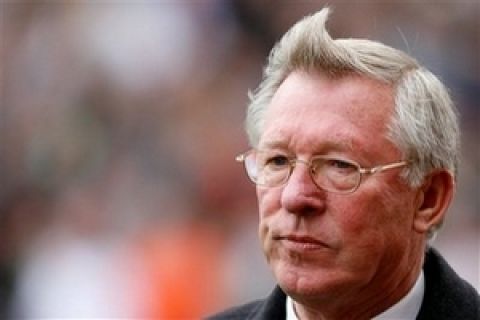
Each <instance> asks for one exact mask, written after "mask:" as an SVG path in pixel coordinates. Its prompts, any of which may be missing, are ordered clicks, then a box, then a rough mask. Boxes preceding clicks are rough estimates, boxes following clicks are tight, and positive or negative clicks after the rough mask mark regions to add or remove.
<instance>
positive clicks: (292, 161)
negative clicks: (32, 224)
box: [235, 149, 411, 194]
mask: <svg viewBox="0 0 480 320" xmlns="http://www.w3.org/2000/svg"><path fill="white" fill-rule="evenodd" d="M255 152H259V151H258V150H255V149H250V150H248V151H247V152H244V153H241V154H239V155H238V156H236V157H235V160H236V161H237V162H242V163H243V165H244V168H245V171H246V173H247V176H248V178H249V179H250V181H252V182H253V183H254V184H255V185H258V186H262V187H267V188H275V187H280V186H284V185H285V184H287V182H288V180H289V179H290V177H291V175H292V173H293V170H294V169H295V166H296V164H297V163H303V164H305V165H306V166H307V167H308V173H309V174H310V177H311V178H312V181H313V183H314V184H315V185H316V186H317V188H319V189H321V190H324V191H326V192H329V193H335V194H350V193H353V192H355V191H356V190H357V189H358V188H359V187H360V184H361V183H362V181H363V180H364V179H363V177H364V176H365V175H373V174H376V173H379V172H383V171H387V170H391V169H396V168H402V167H406V166H408V165H410V164H411V161H409V160H399V161H396V162H391V163H386V164H381V165H377V166H375V167H371V168H364V167H362V166H360V165H359V164H358V163H357V162H355V161H353V160H345V159H339V160H341V161H345V162H348V163H350V164H352V165H354V166H355V167H356V168H357V170H358V172H359V174H360V177H359V179H358V182H357V183H356V185H355V186H354V187H353V188H352V189H349V190H346V191H338V190H328V189H325V188H324V187H321V186H320V185H319V184H318V183H317V182H316V181H315V179H314V177H313V175H312V163H313V161H314V160H315V159H320V158H323V159H335V157H326V156H322V155H318V156H313V157H312V158H310V160H309V161H306V160H302V159H296V158H295V159H289V163H290V168H289V171H288V174H287V175H286V176H285V179H284V181H282V182H281V183H279V184H278V185H275V186H270V187H269V186H267V185H264V184H260V183H258V182H257V181H255V180H254V179H253V177H252V176H251V175H250V174H249V171H248V168H247V164H246V162H245V160H246V159H247V157H248V156H249V155H250V154H252V153H255Z"/></svg>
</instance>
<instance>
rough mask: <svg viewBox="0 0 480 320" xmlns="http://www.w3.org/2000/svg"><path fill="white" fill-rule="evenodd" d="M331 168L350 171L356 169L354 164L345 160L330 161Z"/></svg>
mask: <svg viewBox="0 0 480 320" xmlns="http://www.w3.org/2000/svg"><path fill="white" fill-rule="evenodd" d="M329 164H330V166H332V167H335V168H339V169H349V168H355V166H354V165H353V164H351V163H350V162H347V161H343V160H338V159H331V160H330V161H329Z"/></svg>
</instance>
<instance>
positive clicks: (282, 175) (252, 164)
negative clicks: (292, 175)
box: [245, 152, 291, 187]
mask: <svg viewBox="0 0 480 320" xmlns="http://www.w3.org/2000/svg"><path fill="white" fill-rule="evenodd" d="M290 166H291V164H290V160H289V159H288V158H287V157H286V156H283V155H280V154H274V153H271V152H254V153H251V154H249V155H248V156H247V157H246V158H245V167H246V169H247V174H248V176H249V177H250V179H251V180H252V181H253V182H255V183H256V184H258V185H262V186H269V187H275V186H278V185H280V184H282V183H283V182H285V181H286V179H287V178H288V174H289V172H290Z"/></svg>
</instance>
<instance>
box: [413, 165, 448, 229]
mask: <svg viewBox="0 0 480 320" xmlns="http://www.w3.org/2000/svg"><path fill="white" fill-rule="evenodd" d="M453 191H454V178H453V176H452V174H451V173H450V172H448V171H446V170H437V171H434V172H432V173H431V174H429V175H428V176H427V177H426V178H425V182H424V184H423V185H422V186H421V187H420V188H419V190H418V192H419V193H418V196H417V206H416V212H415V217H414V220H413V227H414V229H415V230H416V231H417V232H419V233H422V234H427V233H428V232H429V230H432V229H433V228H435V227H436V226H440V225H441V224H442V222H443V219H444V217H445V213H446V212H447V208H448V206H449V205H450V202H451V200H452V196H453Z"/></svg>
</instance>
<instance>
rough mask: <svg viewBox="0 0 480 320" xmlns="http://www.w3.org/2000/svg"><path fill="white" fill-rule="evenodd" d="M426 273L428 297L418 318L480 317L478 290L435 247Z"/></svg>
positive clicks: (428, 255) (473, 319)
mask: <svg viewBox="0 0 480 320" xmlns="http://www.w3.org/2000/svg"><path fill="white" fill-rule="evenodd" d="M424 273H425V296H424V301H423V303H422V307H421V309H420V314H419V317H418V318H417V319H462V320H470V319H472V320H478V319H480V296H479V294H478V292H477V291H476V290H475V288H473V287H472V286H471V285H470V284H469V283H467V282H466V281H465V280H463V279H462V278H460V277H459V276H458V275H457V274H456V273H455V271H454V270H453V269H452V268H451V267H450V266H449V265H448V263H447V262H446V261H445V260H444V259H443V258H442V256H441V255H440V254H439V253H438V252H437V251H436V250H435V249H433V248H431V249H430V250H429V251H428V252H427V254H426V261H425V265H424ZM432 317H433V318H432Z"/></svg>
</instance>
